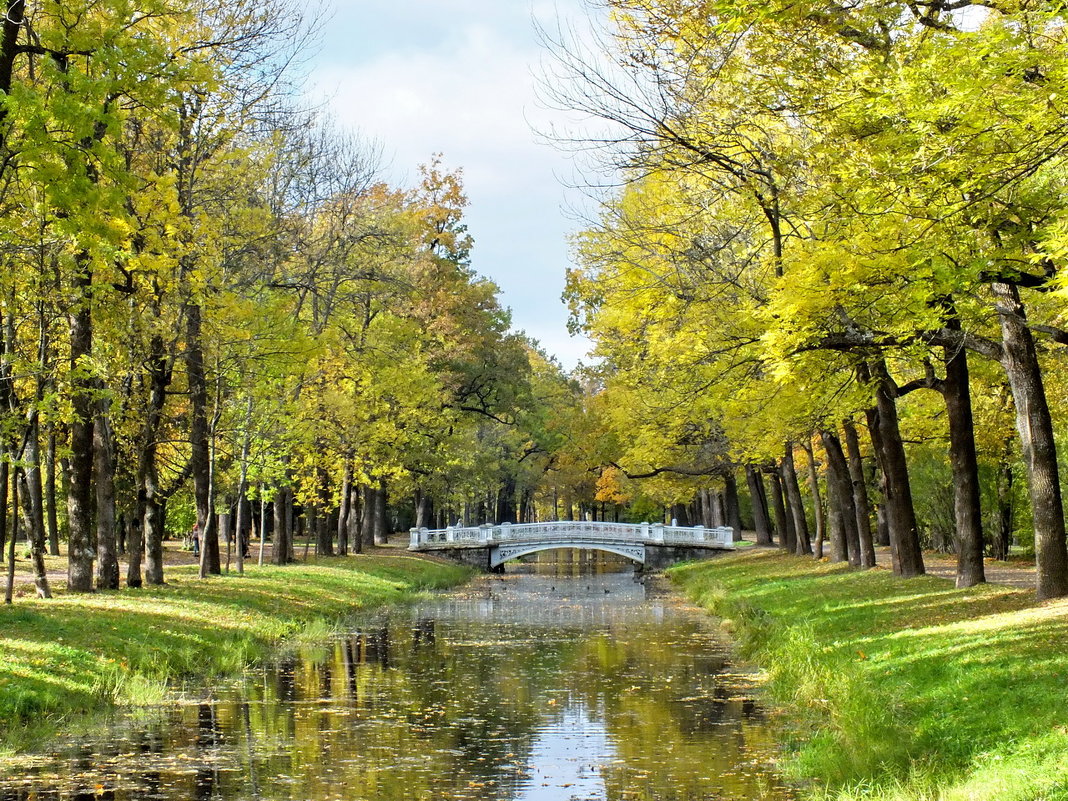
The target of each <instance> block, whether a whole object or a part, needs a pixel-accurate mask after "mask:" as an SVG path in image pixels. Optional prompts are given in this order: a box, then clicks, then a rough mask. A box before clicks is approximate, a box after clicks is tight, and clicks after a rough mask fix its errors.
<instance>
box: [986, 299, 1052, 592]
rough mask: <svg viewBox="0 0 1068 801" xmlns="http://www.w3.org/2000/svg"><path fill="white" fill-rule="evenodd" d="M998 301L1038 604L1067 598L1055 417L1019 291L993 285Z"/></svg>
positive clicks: (1003, 358) (1004, 359) (1003, 361)
mask: <svg viewBox="0 0 1068 801" xmlns="http://www.w3.org/2000/svg"><path fill="white" fill-rule="evenodd" d="M991 288H992V289H993V292H994V297H996V298H997V301H998V315H999V317H1000V318H1001V338H1002V343H1003V347H1004V354H1003V356H1002V365H1003V366H1004V368H1005V374H1006V375H1007V376H1008V379H1009V387H1010V388H1011V389H1012V397H1013V400H1014V401H1015V403H1016V429H1017V431H1018V432H1019V434H1020V444H1021V445H1022V448H1023V461H1024V467H1025V468H1026V469H1027V486H1028V490H1029V491H1030V495H1031V515H1032V520H1033V522H1034V528H1035V567H1036V577H1035V583H1036V587H1035V593H1036V595H1037V597H1038V599H1039V600H1045V599H1047V598H1060V597H1062V596H1064V595H1068V546H1066V544H1065V528H1064V502H1063V499H1062V497H1061V483H1060V473H1059V470H1058V466H1057V444H1056V441H1055V439H1054V436H1053V419H1052V418H1051V416H1050V412H1049V404H1048V402H1047V400H1046V387H1045V385H1044V383H1043V380H1042V370H1041V368H1040V367H1039V364H1038V353H1037V351H1036V350H1035V341H1034V337H1033V336H1032V335H1031V329H1030V328H1028V327H1027V315H1026V312H1025V310H1024V306H1023V303H1021V302H1020V293H1019V291H1018V290H1017V289H1016V287H1015V286H1012V285H1010V284H1001V283H995V284H992V285H991Z"/></svg>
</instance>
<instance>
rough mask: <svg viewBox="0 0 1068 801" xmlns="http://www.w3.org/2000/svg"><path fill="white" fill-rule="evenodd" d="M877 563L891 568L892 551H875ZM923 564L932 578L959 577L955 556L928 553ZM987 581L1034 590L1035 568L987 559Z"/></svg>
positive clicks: (884, 548)
mask: <svg viewBox="0 0 1068 801" xmlns="http://www.w3.org/2000/svg"><path fill="white" fill-rule="evenodd" d="M875 561H876V563H877V564H878V565H879V567H885V568H886V569H887V570H889V569H890V568H891V563H890V549H889V548H886V547H879V548H876V549H875ZM923 563H924V566H925V567H926V568H927V573H928V574H929V575H932V576H941V577H942V578H948V579H955V578H956V577H957V557H956V556H954V555H953V554H942V553H931V552H930V551H927V552H925V553H924V555H923ZM985 568H986V580H987V581H988V582H990V583H991V584H1004V585H1006V586H1008V587H1019V588H1021V589H1025V590H1033V589H1034V587H1035V566H1034V564H1033V563H1027V562H1022V561H1021V562H1017V561H1008V562H998V561H995V560H993V559H987V560H986V563H985Z"/></svg>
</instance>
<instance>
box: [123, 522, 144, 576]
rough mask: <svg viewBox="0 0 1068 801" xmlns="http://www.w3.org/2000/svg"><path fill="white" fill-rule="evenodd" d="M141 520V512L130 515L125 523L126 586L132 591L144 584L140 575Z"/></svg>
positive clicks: (142, 540)
mask: <svg viewBox="0 0 1068 801" xmlns="http://www.w3.org/2000/svg"><path fill="white" fill-rule="evenodd" d="M142 520H144V512H143V511H142V512H140V513H135V514H132V515H130V517H129V518H128V519H127V521H126V554H127V556H126V560H127V561H126V586H127V587H130V588H133V589H136V588H138V587H140V586H142V584H143V583H144V578H143V577H142V575H141V555H142V553H143V552H144V549H145V540H144V536H143V534H142V530H143V529H142V527H141V526H142V523H141V521H142Z"/></svg>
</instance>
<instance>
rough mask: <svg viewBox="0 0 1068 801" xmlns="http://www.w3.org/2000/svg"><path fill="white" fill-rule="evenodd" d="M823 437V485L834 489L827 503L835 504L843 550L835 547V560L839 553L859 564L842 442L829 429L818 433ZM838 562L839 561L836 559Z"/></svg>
mask: <svg viewBox="0 0 1068 801" xmlns="http://www.w3.org/2000/svg"><path fill="white" fill-rule="evenodd" d="M820 438H821V439H822V440H823V450H824V452H825V453H826V454H827V487H828V488H829V489H830V488H831V487H833V488H834V497H833V500H832V501H831V503H833V504H834V505H835V506H837V507H838V517H839V518H840V519H839V523H838V525H839V526H840V528H841V532H842V533H841V538H842V545H843V546H844V548H843V549H842V550H844V551H845V552H844V553H841V551H840V550H839V548H838V547H837V546H836V548H835V557H836V559H837V558H838V557H839V556H843V557H844V558H846V559H848V560H849V564H851V565H852V566H853V567H860V566H861V564H862V563H863V554H862V551H861V545H860V532H859V531H858V530H857V507H856V502H855V501H854V495H853V482H852V480H851V478H850V474H849V465H848V464H847V462H846V457H845V453H844V452H843V451H842V443H841V441H840V440H839V439H838V435H837V434H835V433H834V432H833V431H822V432H820ZM839 561H840V560H839Z"/></svg>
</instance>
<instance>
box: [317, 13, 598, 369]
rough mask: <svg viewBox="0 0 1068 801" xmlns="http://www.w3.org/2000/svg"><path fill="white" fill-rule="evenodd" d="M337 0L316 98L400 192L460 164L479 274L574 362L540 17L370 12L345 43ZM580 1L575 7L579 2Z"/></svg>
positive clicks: (567, 168)
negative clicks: (386, 170)
mask: <svg viewBox="0 0 1068 801" xmlns="http://www.w3.org/2000/svg"><path fill="white" fill-rule="evenodd" d="M338 2H339V7H338V14H337V16H336V17H335V20H334V22H333V23H331V26H330V28H329V29H328V40H327V42H326V46H325V48H324V52H323V54H322V56H321V57H320V59H319V62H318V64H317V66H316V67H315V68H314V70H313V73H312V79H313V89H312V90H311V93H312V95H313V96H314V97H316V98H320V99H321V98H328V99H329V101H330V108H331V111H332V113H333V115H334V116H335V117H336V118H337V119H338V120H339V121H340V122H341V123H343V124H344V125H347V126H351V127H353V128H358V129H359V130H360V131H362V132H363V133H364V134H365V135H367V136H369V137H372V138H374V139H377V140H378V141H380V142H381V144H382V146H383V149H384V152H385V155H386V158H387V160H389V161H390V162H391V164H392V166H391V170H390V177H391V179H392V180H394V181H398V182H402V183H410V182H412V181H413V180H414V176H415V174H416V171H415V167H416V165H417V164H419V163H424V162H426V161H427V160H428V159H429V158H430V156H431V154H432V153H435V152H442V153H444V154H445V163H446V165H447V166H450V167H463V169H464V182H465V187H466V190H467V193H468V196H469V198H470V201H471V206H470V209H469V215H468V217H469V223H470V226H471V233H472V234H473V236H474V237H475V252H474V254H473V260H474V267H475V269H476V270H478V271H479V272H481V273H483V274H485V275H487V276H489V277H490V278H492V279H494V280H495V281H496V282H497V283H498V284H499V285H500V286H501V287H502V289H503V290H504V296H503V299H504V302H505V304H506V305H508V306H510V307H511V308H512V309H513V317H514V321H515V325H516V327H517V328H522V329H525V330H526V331H527V332H528V333H530V334H531V335H532V336H534V337H536V338H537V339H539V340H540V341H541V342H542V344H543V346H544V347H545V348H546V349H547V350H549V351H550V352H552V353H555V354H556V355H558V356H559V358H560V359H561V360H562V361H563V362H564V363H565V364H568V365H571V364H573V363H574V362H575V361H576V360H577V359H578V358H579V357H580V356H581V355H582V353H583V352H584V351H585V349H586V347H587V346H586V345H585V344H583V343H582V342H581V340H571V339H569V338H568V335H567V332H566V327H565V324H566V318H567V313H566V309H565V308H564V307H563V305H562V303H561V302H560V299H559V298H560V293H561V292H562V291H563V286H564V272H565V269H566V266H567V248H566V236H567V234H568V232H569V230H570V228H571V227H572V224H571V223H570V221H568V220H567V219H566V218H565V215H564V213H563V211H562V207H563V206H564V205H565V204H566V203H567V202H568V200H567V198H566V193H565V189H564V187H563V186H562V185H561V184H560V183H559V181H558V180H557V176H558V175H567V174H570V173H571V165H570V162H569V161H568V160H567V159H566V157H565V156H564V155H562V154H561V153H560V152H558V151H556V150H554V149H553V148H551V147H549V146H547V145H545V144H544V143H543V142H540V141H539V140H538V137H537V135H536V134H535V133H534V132H533V131H532V130H531V123H532V122H533V123H534V124H535V125H536V126H537V127H539V128H542V127H546V124H547V123H548V122H549V121H550V120H551V119H553V118H554V114H553V113H552V112H549V111H546V110H545V109H542V108H540V107H539V106H538V103H537V99H536V89H535V84H536V78H535V74H536V72H537V70H538V64H539V61H540V59H541V58H542V52H541V50H540V48H539V46H538V43H537V41H536V36H535V33H534V27H533V23H532V21H531V11H530V6H528V7H527V8H526V9H525V10H523V9H522V4H518V3H516V4H513V2H511V0H509V2H500V0H447V1H446V0H395V1H394V2H392V3H389V4H386V3H384V2H375V3H371V4H370V7H369V8H367V7H364V4H363V3H361V4H360V5H361V7H364V8H363V11H362V12H361V14H362V15H363V16H362V18H363V20H364V21H365V22H366V23H367V24H366V25H364V26H363V27H361V28H360V29H359V30H360V33H359V35H358V36H357V35H354V34H349V35H348V36H346V28H345V26H347V25H351V24H356V23H357V22H358V20H357V18H356V15H354V14H352V8H351V7H349V6H348V5H347V4H346V5H340V4H341V3H343V0H338ZM571 3H572V6H573V8H572V10H574V8H577V7H578V6H580V5H581V0H571ZM550 8H551V9H554V10H552V11H550V10H549V9H550ZM555 8H556V6H555V5H551V4H548V3H544V2H539V3H538V4H537V8H536V11H537V13H538V15H539V18H540V19H542V20H546V19H549V18H550V15H551V14H553V13H555ZM403 20H408V21H409V23H408V26H407V27H405V23H403V22H402V21H403ZM406 31H410V32H411V36H410V37H407V36H405V32H406ZM384 39H388V41H384Z"/></svg>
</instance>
